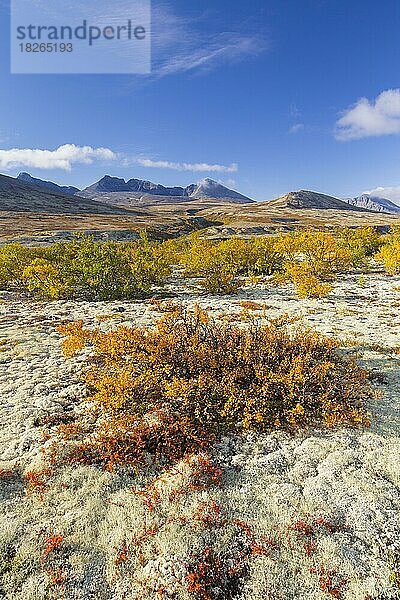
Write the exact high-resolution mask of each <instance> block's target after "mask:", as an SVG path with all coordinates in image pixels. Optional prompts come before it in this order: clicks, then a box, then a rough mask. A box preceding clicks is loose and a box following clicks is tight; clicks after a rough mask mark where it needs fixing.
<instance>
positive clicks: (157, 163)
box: [135, 158, 238, 173]
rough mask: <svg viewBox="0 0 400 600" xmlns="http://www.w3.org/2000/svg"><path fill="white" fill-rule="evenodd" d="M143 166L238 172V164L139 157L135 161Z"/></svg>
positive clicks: (210, 171) (178, 169) (180, 169)
mask: <svg viewBox="0 0 400 600" xmlns="http://www.w3.org/2000/svg"><path fill="white" fill-rule="evenodd" d="M135 162H136V163H137V164H138V165H140V166H141V167H147V168H151V169H172V170H173V171H192V172H209V173H236V172H237V171H238V165H237V164H235V163H233V164H231V165H228V166H225V165H218V164H208V163H185V162H171V161H169V160H152V159H150V158H138V159H136V161H135Z"/></svg>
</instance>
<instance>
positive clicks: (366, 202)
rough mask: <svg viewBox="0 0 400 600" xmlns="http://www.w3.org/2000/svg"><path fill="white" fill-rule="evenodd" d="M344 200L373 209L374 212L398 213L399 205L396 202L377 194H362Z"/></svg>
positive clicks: (360, 206)
mask: <svg viewBox="0 0 400 600" xmlns="http://www.w3.org/2000/svg"><path fill="white" fill-rule="evenodd" d="M345 202H348V203H349V204H351V205H352V206H358V207H359V208H365V209H367V210H373V211H374V212H383V213H388V214H392V215H395V214H398V213H400V206H397V204H394V203H393V202H392V201H391V200H388V199H387V198H380V197H379V196H370V195H369V194H362V195H361V196H358V197H357V198H346V199H345Z"/></svg>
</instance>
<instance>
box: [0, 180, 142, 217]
mask: <svg viewBox="0 0 400 600" xmlns="http://www.w3.org/2000/svg"><path fill="white" fill-rule="evenodd" d="M0 211H10V212H31V213H44V214H58V215H59V214H70V215H75V214H109V215H111V214H126V213H127V211H125V210H123V209H118V208H115V207H109V206H107V205H104V204H101V203H100V202H96V201H94V200H87V199H84V198H79V197H77V196H70V195H69V194H65V193H62V192H58V191H53V190H52V189H50V188H46V187H45V186H43V185H37V184H32V183H27V182H25V181H21V180H20V179H16V178H14V177H8V176H7V175H0ZM130 214H131V213H130Z"/></svg>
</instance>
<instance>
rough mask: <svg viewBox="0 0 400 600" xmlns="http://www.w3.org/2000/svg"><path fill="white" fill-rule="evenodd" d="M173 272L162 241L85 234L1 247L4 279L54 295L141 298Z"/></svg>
mask: <svg viewBox="0 0 400 600" xmlns="http://www.w3.org/2000/svg"><path fill="white" fill-rule="evenodd" d="M169 273H170V257H169V256H168V254H167V253H164V251H163V247H162V244H151V243H150V242H149V241H148V239H147V237H146V236H145V235H142V237H141V239H140V241H139V242H137V243H136V242H135V243H118V242H112V241H108V242H95V241H94V239H93V238H92V237H88V236H80V237H78V238H77V239H76V240H73V241H72V242H58V243H56V244H53V245H51V246H49V247H48V248H41V249H31V248H24V247H22V246H19V245H17V244H11V245H8V246H5V247H4V248H3V249H2V250H1V251H0V282H1V281H4V283H5V284H6V285H7V287H16V286H18V287H19V288H25V289H27V290H28V291H30V292H32V293H33V294H35V295H37V296H40V297H43V298H50V299H58V298H72V299H78V300H82V299H85V300H117V299H123V298H138V297H139V298H140V297H142V296H143V295H145V294H146V293H147V292H149V290H150V288H151V286H152V285H154V284H155V285H161V284H162V283H163V282H164V280H165V278H166V277H167V276H168V275H169Z"/></svg>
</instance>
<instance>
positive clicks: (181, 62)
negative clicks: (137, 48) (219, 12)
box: [152, 4, 268, 77]
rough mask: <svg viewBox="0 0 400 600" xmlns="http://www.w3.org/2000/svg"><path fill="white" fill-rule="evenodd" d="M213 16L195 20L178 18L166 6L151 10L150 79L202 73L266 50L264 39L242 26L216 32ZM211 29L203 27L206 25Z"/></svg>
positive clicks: (199, 17) (206, 14)
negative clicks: (151, 65) (151, 76)
mask: <svg viewBox="0 0 400 600" xmlns="http://www.w3.org/2000/svg"><path fill="white" fill-rule="evenodd" d="M214 17H215V15H213V14H209V12H206V13H204V14H202V15H199V16H198V17H197V18H192V19H185V18H183V17H180V16H177V15H176V14H175V13H174V12H173V10H172V9H171V8H170V7H169V6H168V5H166V4H164V5H156V6H155V7H154V8H153V27H152V45H153V76H156V77H165V76H168V75H174V74H177V73H185V72H186V73H187V72H199V71H200V72H204V71H209V70H211V69H215V68H217V67H219V66H221V65H227V64H232V63H236V62H239V61H242V60H245V59H248V58H252V57H256V56H258V55H259V54H261V53H262V52H264V51H265V49H266V47H267V45H268V44H267V40H266V37H265V35H261V34H260V33H259V31H257V30H254V28H253V31H250V30H249V29H248V24H247V26H246V27H247V29H246V30H244V27H243V24H239V25H238V26H237V27H234V28H232V29H231V30H230V31H227V30H226V23H223V24H222V25H221V28H220V31H218V26H217V29H216V20H215V18H214ZM210 23H211V25H212V27H205V25H210Z"/></svg>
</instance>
